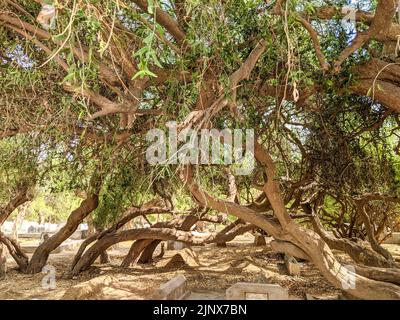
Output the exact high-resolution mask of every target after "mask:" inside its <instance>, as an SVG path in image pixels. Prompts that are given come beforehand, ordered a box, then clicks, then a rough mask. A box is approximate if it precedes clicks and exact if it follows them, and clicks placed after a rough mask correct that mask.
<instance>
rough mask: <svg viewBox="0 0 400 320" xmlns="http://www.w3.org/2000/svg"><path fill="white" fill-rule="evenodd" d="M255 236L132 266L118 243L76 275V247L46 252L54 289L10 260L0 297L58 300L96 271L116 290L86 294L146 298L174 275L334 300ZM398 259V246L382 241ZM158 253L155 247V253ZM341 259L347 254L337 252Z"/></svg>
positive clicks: (221, 289) (222, 287)
mask: <svg viewBox="0 0 400 320" xmlns="http://www.w3.org/2000/svg"><path fill="white" fill-rule="evenodd" d="M252 241H253V237H252V236H251V235H250V234H248V235H245V236H241V237H239V238H237V239H236V240H235V241H233V242H230V243H229V244H228V247H227V248H216V247H215V246H214V245H213V246H206V247H194V248H193V250H194V251H195V252H196V254H197V257H196V258H195V259H194V260H193V261H192V262H191V263H190V265H191V266H189V265H187V264H183V263H179V262H176V263H168V262H169V260H170V259H171V257H172V256H173V255H174V254H176V253H177V251H166V253H165V255H164V257H163V258H162V259H160V260H159V261H156V262H154V263H153V264H149V265H136V266H132V267H130V268H121V267H119V265H120V263H121V261H122V259H123V257H124V256H125V254H126V253H127V251H128V249H129V247H130V243H123V244H119V245H118V247H114V248H113V249H112V250H109V255H110V258H111V263H109V264H103V265H100V264H99V263H98V262H97V263H96V264H94V265H93V266H92V267H91V268H90V269H89V270H87V271H85V272H83V273H81V274H80V275H79V276H78V277H77V278H76V279H70V278H69V277H68V271H69V266H70V263H71V261H72V259H73V256H74V252H63V253H59V254H52V255H50V259H49V264H50V265H52V266H53V267H55V270H56V289H54V290H49V289H43V288H42V281H43V278H44V277H45V274H36V275H25V274H21V273H19V272H18V271H17V270H15V269H13V268H15V264H13V263H12V261H11V260H9V267H10V268H11V270H9V272H8V274H7V278H6V279H5V280H2V281H0V299H60V298H61V297H62V296H63V295H64V293H65V291H66V290H67V289H69V288H70V287H71V286H75V285H78V284H80V283H82V282H85V281H88V280H91V279H93V278H96V277H99V276H108V275H109V276H112V277H113V278H114V279H118V290H111V289H110V290H109V292H107V291H104V290H103V292H102V294H101V295H96V296H92V297H90V296H89V297H87V298H88V299H124V298H126V299H149V298H150V297H151V294H152V292H153V290H154V288H156V287H158V286H159V285H161V284H162V283H164V282H166V281H168V280H170V279H171V278H173V277H174V276H176V275H177V274H183V275H185V277H186V278H187V281H188V287H189V290H190V291H194V292H197V293H199V294H200V296H201V295H203V296H204V297H207V295H210V297H211V296H213V297H216V298H221V299H223V298H224V294H225V291H226V289H227V288H229V287H230V286H231V285H233V284H235V283H237V282H256V283H275V284H280V285H281V286H283V287H286V288H288V289H289V294H290V295H291V296H293V297H294V298H297V299H305V295H306V293H308V294H312V295H314V296H317V297H319V298H322V299H337V298H338V296H339V295H340V293H341V292H340V290H338V289H335V288H334V287H332V286H331V285H330V284H329V283H328V282H327V281H326V280H325V279H324V278H323V277H322V276H321V274H320V273H319V271H318V270H317V269H315V268H314V267H313V266H312V265H311V264H310V263H307V262H301V276H289V275H287V273H286V269H285V266H284V264H283V259H282V257H281V256H280V255H279V254H276V253H273V252H271V250H270V248H269V246H268V245H267V246H264V247H254V246H252ZM386 247H387V248H389V249H390V251H391V252H392V253H393V254H394V256H395V258H396V259H397V261H400V246H396V245H386ZM156 254H157V252H156ZM340 258H341V259H342V260H343V261H345V260H346V259H345V257H340Z"/></svg>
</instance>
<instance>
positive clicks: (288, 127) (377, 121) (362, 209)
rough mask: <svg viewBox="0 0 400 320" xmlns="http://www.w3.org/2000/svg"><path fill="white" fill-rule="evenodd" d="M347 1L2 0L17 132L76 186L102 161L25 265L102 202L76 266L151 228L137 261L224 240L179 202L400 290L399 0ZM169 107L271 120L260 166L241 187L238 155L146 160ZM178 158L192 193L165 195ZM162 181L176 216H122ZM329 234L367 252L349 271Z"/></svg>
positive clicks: (343, 246) (317, 261)
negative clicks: (181, 245)
mask: <svg viewBox="0 0 400 320" xmlns="http://www.w3.org/2000/svg"><path fill="white" fill-rule="evenodd" d="M321 3H323V4H321ZM344 5H346V2H345V1H329V2H328V1H327V2H324V1H323V2H321V1H301V2H300V1H296V0H291V1H285V0H276V1H275V2H274V3H272V4H269V3H266V2H265V1H261V0H260V1H258V0H255V1H233V0H232V1H224V2H219V1H213V0H210V1H206V2H204V1H201V2H200V1H195V0H193V1H178V0H175V1H168V2H167V1H144V0H134V1H111V0H107V1H102V2H93V1H88V0H84V1H80V2H76V1H69V0H65V1H62V2H61V1H60V2H59V3H57V4H56V5H53V6H51V5H50V9H49V7H46V8H47V9H49V11H46V12H50V13H51V14H49V15H47V13H46V12H44V11H43V10H45V7H44V6H42V3H41V1H39V0H37V1H28V0H6V1H3V3H2V4H1V5H0V9H1V10H2V11H1V12H2V13H0V22H1V24H0V28H1V31H2V33H1V36H0V37H1V38H0V39H1V40H0V49H1V50H0V52H1V53H0V54H1V56H0V63H1V69H0V70H1V73H0V82H1V83H2V84H4V85H3V86H2V87H1V89H0V90H1V91H0V97H1V98H0V99H1V100H0V102H1V104H0V105H1V108H2V109H1V110H2V112H1V118H0V123H1V124H2V130H1V132H2V133H1V137H2V138H3V140H4V141H7V142H8V143H11V142H12V141H16V140H17V139H23V141H25V146H24V147H23V148H24V150H25V151H28V150H29V151H31V150H35V151H36V153H35V155H36V156H34V157H31V158H32V159H33V160H34V161H35V163H38V165H37V170H36V172H35V174H34V179H35V180H39V181H40V180H41V179H43V178H44V177H55V176H57V175H59V174H60V173H63V172H64V173H65V172H68V173H70V175H71V179H70V180H71V181H70V183H69V184H68V188H69V189H70V190H78V189H81V186H80V181H79V180H80V177H89V176H91V174H88V172H91V173H93V172H94V171H99V172H98V173H97V175H98V176H100V177H101V178H99V181H101V183H100V184H96V186H97V187H96V188H95V189H94V190H95V191H94V192H93V189H92V192H91V193H88V194H89V197H88V198H86V200H84V201H83V202H82V204H81V207H80V208H78V209H77V210H75V211H73V213H72V214H71V216H70V218H69V222H71V223H70V224H69V225H68V227H67V228H66V229H65V230H63V231H62V232H61V233H59V234H58V235H56V236H55V237H54V238H53V239H52V238H50V239H49V240H48V241H46V242H45V243H44V244H43V245H42V246H41V247H40V248H39V249H40V250H39V249H38V251H37V253H35V254H34V256H33V258H32V260H31V262H30V266H28V267H27V270H28V271H29V272H39V271H40V269H41V267H42V266H43V265H44V263H45V260H46V259H47V257H48V254H49V253H50V252H51V250H54V248H56V247H57V246H58V245H60V243H61V242H62V241H63V240H65V239H66V238H67V237H68V235H69V234H70V233H71V232H73V230H74V228H76V226H77V224H79V222H80V221H82V220H83V219H84V218H85V217H87V215H89V214H90V213H91V212H92V211H94V213H93V215H94V217H96V219H98V220H99V221H100V222H101V226H102V227H104V228H105V231H102V232H100V233H98V234H96V235H94V236H93V238H91V239H90V241H92V242H93V241H96V242H95V243H94V244H93V246H91V247H90V248H89V249H86V247H85V246H87V245H88V244H89V243H90V241H88V242H85V245H83V247H82V248H81V250H80V251H79V252H78V254H77V257H76V259H75V261H74V265H73V273H75V274H76V273H78V272H80V271H81V270H83V269H85V268H87V267H88V266H89V265H90V264H91V263H93V262H94V260H95V259H96V258H97V257H98V256H99V255H100V254H101V253H102V252H104V250H106V249H107V248H108V247H109V246H110V245H113V244H115V243H117V242H120V241H124V240H136V242H135V244H134V246H133V247H132V250H131V254H130V258H128V259H127V262H126V264H127V265H128V264H130V262H132V260H135V259H136V258H137V257H138V254H139V253H142V254H144V253H145V252H146V254H145V255H143V257H145V256H146V259H145V258H143V259H144V260H149V259H151V256H152V254H153V252H154V248H155V246H156V244H158V242H159V241H161V240H168V239H180V240H183V241H187V242H189V243H206V242H211V241H216V242H217V243H218V242H221V238H220V239H217V235H213V237H212V238H210V239H200V240H199V239H193V238H191V237H190V233H189V232H188V231H187V230H189V229H190V228H189V229H186V225H185V228H184V227H183V222H184V221H185V220H183V221H182V219H181V217H180V218H177V217H175V216H174V214H175V211H176V210H175V208H173V207H174V206H176V205H178V206H181V207H182V208H183V209H182V210H188V209H192V208H197V207H200V208H202V210H206V211H209V212H211V213H212V214H214V213H215V212H219V213H222V214H224V215H229V216H230V217H231V219H232V216H234V217H236V218H237V219H239V221H240V224H242V223H244V224H245V225H244V226H243V227H246V228H254V227H256V228H260V229H262V230H263V231H265V232H267V233H268V234H270V235H272V236H273V237H274V238H275V239H276V241H277V242H276V248H278V247H279V248H280V249H281V250H284V251H290V252H291V253H293V252H296V253H297V254H299V255H301V257H303V258H307V259H308V260H310V261H311V262H312V263H314V265H315V266H316V267H317V268H318V269H319V270H320V271H321V273H322V274H323V275H324V276H325V277H326V278H327V280H329V281H330V282H331V283H332V284H334V285H335V286H337V287H341V283H342V282H343V281H346V279H348V278H349V276H352V277H354V278H355V279H356V288H347V289H345V291H346V292H347V293H349V294H351V295H353V296H355V297H358V298H366V299H368V298H384V299H385V298H391V299H398V298H400V289H399V287H398V285H396V284H398V283H399V281H398V277H399V273H398V269H397V268H396V267H397V266H396V263H395V262H394V260H393V259H392V257H391V255H390V254H389V253H388V252H387V251H386V250H384V249H383V248H382V246H381V245H380V244H379V234H380V232H381V231H380V230H382V229H384V228H388V227H389V226H390V225H392V226H393V224H392V221H394V220H395V219H393V218H390V217H391V216H394V217H396V216H398V186H399V167H398V163H399V162H398V161H399V146H400V143H399V142H398V137H399V136H398V132H399V125H400V122H399V118H398V112H399V111H400V109H399V106H400V87H399V85H400V79H399V77H398V75H399V74H400V73H399V70H400V69H399V66H398V64H397V62H396V61H397V54H398V50H397V49H398V48H397V43H398V42H397V40H398V37H397V35H398V34H399V29H400V25H399V24H398V22H397V19H396V17H395V13H396V6H395V2H394V1H393V0H379V1H377V2H376V3H371V2H369V1H361V2H360V8H359V9H358V10H357V11H354V18H355V19H354V21H353V22H354V25H353V27H351V26H350V27H349V26H345V25H344V24H343V18H346V17H345V16H346V13H345V12H344V11H343V10H342V6H344ZM47 9H46V10H47ZM54 13H56V14H54ZM37 17H39V19H37ZM46 17H47V18H46ZM44 18H45V19H44ZM36 20H38V21H36ZM37 93H40V94H37ZM169 121H176V122H177V123H178V126H177V128H178V131H179V132H182V131H183V130H185V129H190V128H191V129H197V130H200V129H204V128H218V129H226V128H231V129H232V128H242V129H243V128H254V129H255V136H256V142H255V151H254V156H255V158H256V160H257V167H256V170H255V171H254V173H253V174H252V175H250V176H247V177H240V178H239V177H237V179H236V185H237V190H239V191H238V192H237V195H236V197H233V198H232V197H230V195H231V194H230V193H231V192H229V190H232V188H231V186H232V179H229V178H228V179H227V175H226V170H220V168H215V167H214V166H210V167H201V166H194V167H193V166H191V165H185V166H183V167H182V166H176V165H168V166H158V167H152V166H151V165H150V164H149V163H147V162H146V159H145V152H146V148H147V146H148V142H147V141H146V139H145V134H146V132H147V131H148V129H151V128H165V127H166V124H167V122H169ZM4 149H5V150H3V148H2V149H1V152H2V153H3V154H4V155H6V154H7V148H4ZM29 154H31V153H29ZM5 158H7V157H5ZM6 162H7V163H8V164H9V167H10V168H15V166H14V165H13V164H12V159H11V158H10V159H7V161H6ZM89 169H92V170H89ZM93 169H95V170H93ZM224 169H226V168H224ZM177 171H179V172H180V180H181V181H182V182H183V184H180V186H184V188H186V190H187V192H188V193H189V194H190V195H191V196H192V197H193V202H190V201H188V203H186V201H187V200H186V198H185V197H183V198H182V199H179V200H178V201H175V202H177V204H176V203H174V202H173V201H172V200H171V199H172V196H171V194H166V193H165V192H161V194H160V190H164V189H165V188H161V189H160V188H155V189H153V190H151V188H150V185H151V184H152V182H154V181H158V180H159V178H160V176H161V177H162V179H165V181H167V184H168V185H170V186H173V187H174V186H175V185H178V178H179V177H178V176H177V175H176V174H175V173H176V172H177ZM16 172H17V176H18V173H21V170H16ZM162 179H161V180H162ZM32 180H33V179H32ZM54 184H55V185H56V183H54ZM86 187H87V185H86ZM172 189H173V192H170V193H172V195H173V194H174V193H175V194H176V193H179V192H180V193H181V194H183V192H182V191H181V190H174V189H176V188H172ZM206 190H207V191H206ZM226 194H228V199H227V200H225V199H224V197H225V195H226ZM155 195H158V196H160V197H161V198H162V199H164V200H165V204H169V207H168V206H166V207H164V206H159V207H157V208H155V209H152V210H153V211H157V210H161V211H163V210H167V211H168V213H169V214H170V217H169V219H168V221H164V222H159V224H157V223H156V224H154V225H152V226H151V227H150V228H146V229H132V230H121V226H122V225H125V223H127V221H125V220H124V219H125V218H126V217H131V218H132V219H133V217H132V215H130V214H128V215H124V214H123V212H124V211H125V210H126V209H128V210H129V208H131V210H133V212H134V213H135V214H137V212H142V211H141V210H140V208H139V206H138V205H133V206H132V204H134V203H136V204H138V203H142V204H143V203H144V202H146V201H148V200H151V199H152V198H153V197H154V196H155ZM186 196H187V195H186ZM377 201H379V202H377ZM377 203H383V204H384V205H386V206H388V208H390V210H391V213H390V214H389V213H388V212H386V213H384V212H382V210H381V211H380V210H379V205H378V204H377ZM171 206H172V207H171ZM132 208H133V209H132ZM138 208H139V209H138ZM179 209H181V208H179ZM125 212H126V211H125ZM131 213H132V212H131ZM153 213H155V212H153ZM149 214H150V213H149ZM213 217H215V216H214V215H213ZM203 218H204V215H200V216H199V220H201V219H203ZM206 218H207V219H209V218H208V217H206ZM211 220H213V219H211ZM224 220H226V219H224ZM321 220H322V221H321ZM118 221H119V222H118ZM120 221H123V223H122V224H121V223H120ZM196 222H197V221H195V220H193V223H196ZM113 223H114V224H113ZM108 225H110V227H109V228H108V229H107V228H106V226H108ZM235 227H236V226H233V228H235ZM228 229H229V228H228ZM326 229H329V230H326ZM229 230H230V229H229ZM229 230H225V231H226V232H229ZM328 231H332V232H333V234H332V233H330V232H328ZM233 234H234V232H233ZM220 237H221V235H220ZM228 238H229V237H228ZM353 238H357V239H358V241H357V242H355V241H353V240H354V239H353ZM217 240H218V241H217ZM5 242H6V241H5ZM222 242H223V241H222ZM9 246H10V245H9ZM9 246H8V247H9ZM85 249H86V250H85ZM331 249H339V250H342V251H344V252H346V253H348V254H349V255H350V257H351V258H352V259H353V260H354V263H355V264H362V265H363V266H358V265H357V266H356V273H352V272H349V271H348V270H347V269H346V268H344V266H343V265H342V264H340V263H339V261H338V260H337V259H336V257H335V256H334V255H333V253H332V251H331ZM377 268H379V269H377Z"/></svg>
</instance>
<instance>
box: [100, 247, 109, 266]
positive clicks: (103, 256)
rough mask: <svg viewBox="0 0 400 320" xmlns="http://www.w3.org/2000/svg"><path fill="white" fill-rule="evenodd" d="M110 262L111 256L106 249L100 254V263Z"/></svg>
mask: <svg viewBox="0 0 400 320" xmlns="http://www.w3.org/2000/svg"><path fill="white" fill-rule="evenodd" d="M105 263H110V257H109V256H108V253H107V250H104V251H103V252H102V253H101V254H100V264H105Z"/></svg>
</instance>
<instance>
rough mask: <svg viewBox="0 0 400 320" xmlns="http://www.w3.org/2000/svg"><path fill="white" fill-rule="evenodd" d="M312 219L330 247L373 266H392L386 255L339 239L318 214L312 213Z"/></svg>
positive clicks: (315, 227)
mask: <svg viewBox="0 0 400 320" xmlns="http://www.w3.org/2000/svg"><path fill="white" fill-rule="evenodd" d="M303 208H304V210H305V211H306V212H307V213H311V211H307V208H305V206H303ZM310 220H311V224H312V226H313V228H314V231H315V232H316V233H318V235H319V236H320V237H321V238H322V239H323V240H324V241H325V242H326V244H327V245H328V246H329V248H331V249H335V250H340V251H343V252H346V253H347V254H348V255H349V256H350V257H351V258H352V259H353V260H354V261H355V262H356V263H362V264H364V265H367V266H373V267H390V266H391V264H390V263H388V261H387V260H386V259H385V258H384V257H382V256H380V255H379V254H376V253H375V252H374V251H373V250H371V249H370V248H368V247H367V246H365V245H364V246H363V245H361V244H358V243H356V242H354V241H351V240H349V239H345V238H343V239H339V238H336V237H334V236H333V235H331V234H329V233H328V232H327V231H326V230H325V229H324V227H323V226H322V224H321V221H320V220H319V217H318V215H317V214H310Z"/></svg>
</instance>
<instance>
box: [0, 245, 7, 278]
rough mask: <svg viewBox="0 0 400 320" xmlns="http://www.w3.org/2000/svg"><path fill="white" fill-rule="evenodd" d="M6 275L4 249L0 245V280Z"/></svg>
mask: <svg viewBox="0 0 400 320" xmlns="http://www.w3.org/2000/svg"><path fill="white" fill-rule="evenodd" d="M6 273H7V256H6V248H5V247H4V245H3V244H2V243H0V280H3V279H4V278H5V277H6Z"/></svg>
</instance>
